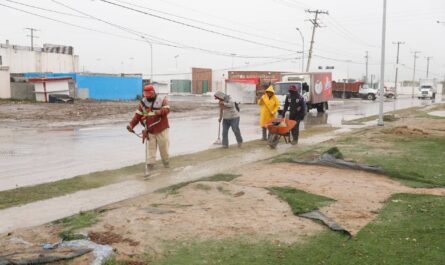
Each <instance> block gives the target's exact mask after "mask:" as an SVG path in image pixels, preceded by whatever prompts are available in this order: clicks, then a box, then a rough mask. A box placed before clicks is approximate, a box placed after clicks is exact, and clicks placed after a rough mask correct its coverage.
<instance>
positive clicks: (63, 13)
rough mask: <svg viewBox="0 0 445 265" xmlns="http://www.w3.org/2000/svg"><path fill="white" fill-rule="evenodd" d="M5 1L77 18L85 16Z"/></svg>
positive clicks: (10, 0)
mask: <svg viewBox="0 0 445 265" xmlns="http://www.w3.org/2000/svg"><path fill="white" fill-rule="evenodd" d="M5 1H7V2H10V3H14V4H16V5H21V6H26V7H31V8H34V9H40V10H43V11H46V12H51V13H56V14H60V15H65V16H71V17H79V18H86V17H83V16H78V15H74V14H70V13H65V12H61V11H57V10H51V9H46V8H41V7H38V6H33V5H28V4H25V3H20V2H17V1H12V0H5Z"/></svg>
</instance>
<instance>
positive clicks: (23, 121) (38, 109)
mask: <svg viewBox="0 0 445 265" xmlns="http://www.w3.org/2000/svg"><path fill="white" fill-rule="evenodd" d="M137 106H138V102H137V101H93V100H76V101H75V102H74V104H53V103H30V102H21V101H9V100H1V101H0V123H2V124H3V125H5V126H8V125H9V126H11V127H12V126H14V127H64V126H87V125H97V124H107V123H108V124H109V123H118V122H127V121H128V120H129V119H131V117H132V115H133V113H134V111H135V110H136V108H137ZM170 109H171V112H172V114H173V115H176V116H180V115H181V113H185V112H187V111H190V110H197V109H199V110H200V111H206V110H211V109H214V106H212V104H209V103H205V102H202V103H201V102H182V101H174V102H170Z"/></svg>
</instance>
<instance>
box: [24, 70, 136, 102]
mask: <svg viewBox="0 0 445 265" xmlns="http://www.w3.org/2000/svg"><path fill="white" fill-rule="evenodd" d="M24 76H26V77H39V76H44V77H62V76H69V77H71V78H73V79H74V80H76V84H77V91H79V89H87V90H88V95H89V97H88V98H91V99H97V100H134V99H136V97H137V96H138V95H141V90H142V77H136V76H134V77H133V76H111V75H110V76H108V75H83V74H76V73H27V74H25V75H24Z"/></svg>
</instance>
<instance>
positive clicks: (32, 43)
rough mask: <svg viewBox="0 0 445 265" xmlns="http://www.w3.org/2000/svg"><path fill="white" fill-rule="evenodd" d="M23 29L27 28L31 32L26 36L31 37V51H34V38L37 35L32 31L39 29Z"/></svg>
mask: <svg viewBox="0 0 445 265" xmlns="http://www.w3.org/2000/svg"><path fill="white" fill-rule="evenodd" d="M25 29H27V30H29V31H30V32H31V35H26V36H27V37H31V51H34V39H37V38H39V37H37V36H34V31H39V30H38V29H35V28H25Z"/></svg>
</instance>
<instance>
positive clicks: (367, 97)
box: [366, 93, 375, 100]
mask: <svg viewBox="0 0 445 265" xmlns="http://www.w3.org/2000/svg"><path fill="white" fill-rule="evenodd" d="M366 99H367V100H375V95H374V94H371V93H369V94H368V96H366Z"/></svg>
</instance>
